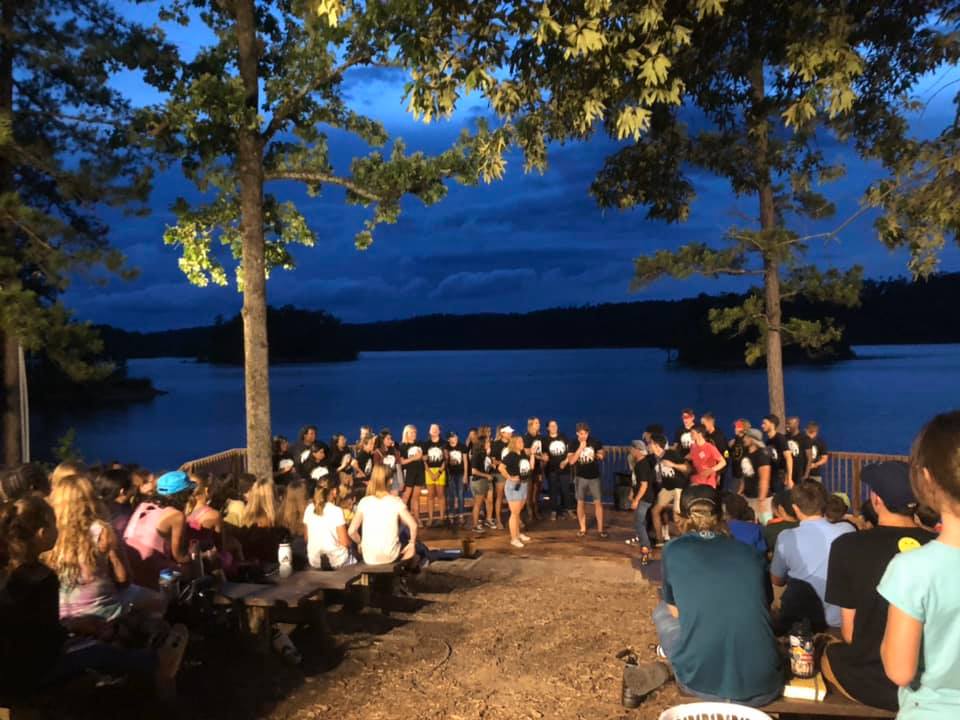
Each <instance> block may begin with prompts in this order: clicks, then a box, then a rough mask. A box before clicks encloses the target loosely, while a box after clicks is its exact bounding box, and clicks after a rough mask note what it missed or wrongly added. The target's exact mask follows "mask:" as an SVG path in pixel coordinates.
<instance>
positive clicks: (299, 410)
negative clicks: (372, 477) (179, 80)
mask: <svg viewBox="0 0 960 720" xmlns="http://www.w3.org/2000/svg"><path fill="white" fill-rule="evenodd" d="M855 349H856V352H857V355H858V358H857V359H855V360H850V361H846V362H841V363H837V364H834V365H832V366H829V367H795V368H788V369H787V373H786V384H787V407H788V408H789V411H790V413H791V414H796V415H799V416H800V417H801V419H802V420H803V421H804V422H805V421H806V420H808V419H815V420H817V421H819V422H820V424H821V427H822V430H821V432H822V435H823V437H824V438H825V440H826V442H827V444H828V446H829V447H830V448H832V449H835V450H850V451H869V452H885V453H900V452H906V451H907V449H908V448H909V445H910V442H911V440H912V438H913V437H914V435H915V434H916V432H917V431H918V430H919V429H920V426H921V425H922V423H923V422H924V421H926V420H928V419H929V418H930V417H931V416H932V415H934V414H935V413H937V412H941V411H944V410H949V409H952V408H954V407H956V406H960V345H924V346H863V347H857V348H855ZM666 360H667V357H666V354H665V352H664V351H662V350H652V349H626V350H623V349H593V350H497V351H456V352H454V351H450V352H445V351H440V352H376V353H363V354H361V356H360V358H359V360H357V361H356V362H351V363H331V364H304V365H283V366H278V367H274V368H273V369H272V371H271V398H272V406H273V408H272V409H273V421H274V428H273V430H274V433H280V434H284V435H286V436H287V437H289V438H291V439H292V438H294V437H295V436H296V433H297V430H298V428H299V427H300V426H301V425H303V424H306V423H310V424H314V425H316V426H317V427H318V428H319V429H320V436H321V437H322V438H327V437H329V436H330V435H331V434H333V433H334V432H343V433H345V434H346V435H347V437H348V438H350V440H351V441H353V440H355V439H356V437H357V434H358V430H359V427H360V426H361V425H363V424H372V425H373V427H375V428H378V429H379V428H380V427H383V426H386V427H390V428H391V429H393V431H394V432H395V433H397V434H398V435H399V431H400V429H401V428H402V426H403V425H404V424H405V423H413V424H415V425H417V426H418V427H419V428H420V429H421V433H424V434H425V432H426V426H427V425H428V424H429V423H431V422H439V423H441V425H442V426H443V428H444V431H446V430H447V429H450V428H452V429H456V430H457V431H458V432H460V433H463V432H465V431H466V429H467V428H468V427H470V426H475V425H478V424H484V423H486V424H490V425H495V424H497V423H500V422H508V423H511V424H512V425H514V427H517V428H524V429H525V427H526V425H525V422H526V418H527V417H528V416H530V415H537V416H539V417H540V418H542V419H543V420H544V422H545V421H546V419H547V418H556V419H557V420H558V421H559V422H560V426H561V430H562V431H563V432H566V433H567V434H572V432H573V425H574V423H576V422H577V421H579V420H586V421H587V422H589V423H590V424H591V426H592V428H593V432H594V434H595V435H596V436H597V437H599V438H600V439H601V440H602V441H603V442H605V443H607V444H611V445H612V444H626V443H627V442H628V441H629V440H631V439H633V438H635V437H639V436H640V434H641V433H642V431H643V428H644V426H646V425H647V424H649V423H654V422H659V423H662V424H663V425H664V426H665V427H666V428H667V431H668V433H669V434H672V433H673V430H674V429H675V427H676V426H677V425H678V424H679V417H680V410H681V409H682V408H684V407H693V408H695V409H696V411H697V412H698V413H700V412H703V411H705V410H711V411H713V413H714V414H715V415H716V416H717V418H718V419H719V422H720V424H721V426H722V428H723V429H724V431H726V432H728V434H729V431H730V425H731V423H732V422H733V420H734V419H735V418H736V417H741V416H742V417H748V418H750V419H751V420H752V421H753V422H754V423H755V424H759V421H760V418H761V417H762V416H763V415H764V414H765V413H766V408H767V399H766V398H767V391H766V374H765V371H763V370H748V369H743V370H735V371H729V370H726V371H704V370H700V369H696V370H694V369H690V368H684V367H679V366H677V365H674V364H668V363H667V361H666ZM128 372H129V375H130V376H131V377H143V376H145V377H149V378H150V379H151V380H153V383H154V385H155V386H156V387H157V388H158V389H161V390H164V391H166V392H167V394H166V395H161V396H159V397H157V398H155V399H154V400H152V401H150V402H144V403H138V404H133V405H128V406H125V407H120V408H111V409H103V410H97V411H91V410H86V409H84V408H79V407H78V408H64V409H62V410H60V411H58V412H56V413H53V414H48V415H47V416H44V417H37V416H34V417H33V418H32V440H31V443H32V448H33V455H34V457H49V456H50V448H51V447H53V446H54V444H55V443H56V439H57V438H58V437H60V436H61V435H62V434H63V433H64V432H65V431H66V430H67V429H68V428H74V429H75V430H76V433H77V438H76V445H77V446H78V447H79V449H80V450H81V453H82V455H83V457H84V458H85V459H86V460H87V461H88V462H95V461H98V460H103V461H106V460H110V459H113V458H117V459H120V460H122V461H124V462H138V463H141V464H143V465H146V466H147V467H150V468H153V469H162V468H170V467H174V466H177V465H179V464H180V463H181V462H183V461H185V460H188V459H193V458H197V457H201V456H203V455H208V454H211V453H214V452H219V451H220V450H225V449H227V448H232V447H242V446H243V445H244V415H243V412H244V410H243V407H244V406H243V371H242V369H241V368H239V367H225V366H214V365H208V364H205V363H196V362H192V361H184V360H180V359H176V358H156V359H150V360H131V361H130V363H129V365H128Z"/></svg>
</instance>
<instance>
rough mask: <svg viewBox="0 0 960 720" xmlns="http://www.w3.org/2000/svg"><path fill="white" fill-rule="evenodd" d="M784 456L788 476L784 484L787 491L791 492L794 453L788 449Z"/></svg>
mask: <svg viewBox="0 0 960 720" xmlns="http://www.w3.org/2000/svg"><path fill="white" fill-rule="evenodd" d="M783 454H784V458H785V460H786V463H787V474H786V477H785V478H784V481H783V482H784V485H785V486H786V488H787V490H789V489H790V488H792V487H793V453H792V452H790V448H789V447H788V448H786V450H784V453H783Z"/></svg>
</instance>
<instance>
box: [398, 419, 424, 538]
mask: <svg viewBox="0 0 960 720" xmlns="http://www.w3.org/2000/svg"><path fill="white" fill-rule="evenodd" d="M400 466H401V467H402V468H403V502H404V503H406V504H407V505H409V507H410V514H411V515H413V519H414V520H416V521H417V524H418V525H420V488H422V487H424V486H425V485H426V484H427V478H426V466H425V465H424V464H423V446H422V445H421V444H420V443H419V442H417V428H416V427H415V426H413V425H406V426H404V428H403V433H402V434H401V435H400Z"/></svg>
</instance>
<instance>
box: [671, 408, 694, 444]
mask: <svg viewBox="0 0 960 720" xmlns="http://www.w3.org/2000/svg"><path fill="white" fill-rule="evenodd" d="M680 423H681V424H680V427H679V428H677V432H676V435H675V436H674V438H673V442H674V444H676V445H679V446H680V448H681V449H682V450H683V451H684V452H686V451H687V450H689V449H690V446H691V445H693V435H691V431H692V430H693V426H694V425H696V424H697V414H696V413H695V412H694V411H693V408H684V409H683V411H682V412H681V413H680Z"/></svg>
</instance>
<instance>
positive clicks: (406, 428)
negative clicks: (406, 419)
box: [400, 425, 417, 443]
mask: <svg viewBox="0 0 960 720" xmlns="http://www.w3.org/2000/svg"><path fill="white" fill-rule="evenodd" d="M416 429H417V426H416V425H404V426H403V432H402V433H400V442H402V443H405V442H410V441H409V440H407V435H409V434H410V432H411V431H414V430H416Z"/></svg>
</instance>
